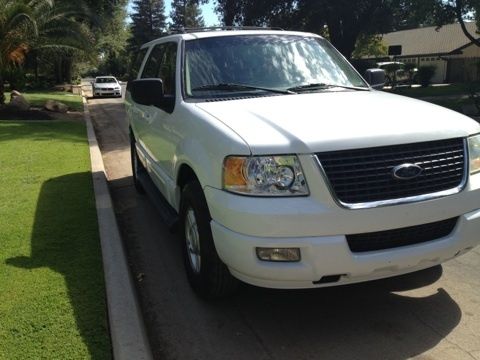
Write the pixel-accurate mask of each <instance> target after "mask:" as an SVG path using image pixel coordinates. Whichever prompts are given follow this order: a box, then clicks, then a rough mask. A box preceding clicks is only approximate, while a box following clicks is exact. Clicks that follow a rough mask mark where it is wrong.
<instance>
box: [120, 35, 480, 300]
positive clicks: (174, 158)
mask: <svg viewBox="0 0 480 360" xmlns="http://www.w3.org/2000/svg"><path fill="white" fill-rule="evenodd" d="M139 60H140V61H139V62H138V63H137V68H136V69H135V70H137V72H138V75H137V77H136V80H134V81H129V84H128V88H127V93H126V99H125V101H126V109H127V116H128V119H129V125H130V135H131V152H132V165H133V178H134V182H135V185H136V187H137V189H139V190H142V189H143V190H147V192H148V193H150V194H153V193H155V191H156V192H157V193H158V194H160V195H159V196H161V197H162V198H163V199H164V200H165V202H166V203H167V204H168V206H169V208H170V209H171V210H172V211H171V214H172V216H175V215H177V214H178V219H179V224H180V229H181V232H182V234H181V235H182V238H183V240H182V243H183V255H184V259H185V267H186V272H187V275H188V279H189V281H190V283H191V285H192V287H193V288H194V289H195V291H197V292H198V293H199V294H200V295H202V296H205V297H216V296H222V295H225V294H227V293H229V292H230V291H231V290H232V289H233V288H234V287H235V284H236V283H237V279H239V280H241V281H244V282H247V283H250V284H253V285H257V286H263V287H270V288H288V289H292V288H316V287H324V286H334V285H342V284H350V283H356V282H362V281H368V280H375V279H380V278H386V277H391V276H396V275H400V274H405V273H409V272H413V271H418V270H422V269H425V268H429V267H432V266H435V265H438V264H441V263H442V262H445V261H447V260H449V259H452V258H455V257H456V256H459V255H462V254H464V253H466V252H468V251H469V250H471V249H473V248H474V247H475V246H476V245H478V244H479V242H480V236H479V234H480V126H479V124H478V123H477V122H475V121H473V120H472V119H470V118H468V117H466V116H464V115H462V114H459V113H457V112H453V111H451V110H448V109H445V108H442V107H439V106H436V105H432V104H429V103H427V102H423V101H418V100H414V99H411V98H407V97H402V96H398V95H392V94H389V93H385V92H381V91H376V90H375V89H374V88H372V86H370V85H369V84H367V82H366V81H365V80H364V79H363V78H362V77H361V76H360V75H359V74H358V73H357V72H356V71H355V70H354V69H353V67H352V66H351V65H350V64H349V63H348V62H347V61H346V60H345V58H344V57H343V56H342V55H341V54H340V53H339V52H338V51H337V50H336V49H335V48H334V47H333V46H332V45H331V44H330V43H329V42H328V41H327V40H325V39H324V38H322V37H320V36H318V35H315V34H310V33H300V32H289V31H274V30H235V31H199V32H196V33H183V34H176V35H171V36H166V37H164V38H161V39H158V40H154V41H152V42H150V43H148V44H145V45H144V46H143V47H142V48H141V50H140V53H139ZM377 73H381V74H383V78H382V77H380V78H378V79H377V80H378V81H371V82H372V83H374V84H371V85H379V86H382V85H383V81H384V73H383V72H382V71H381V70H380V71H379V70H378V69H377V72H374V73H371V75H372V74H373V75H375V74H377ZM372 79H373V77H372ZM391 109H395V111H394V112H392V111H390V110H391ZM386 113H388V114H389V116H385V114H386ZM159 241H161V239H159Z"/></svg>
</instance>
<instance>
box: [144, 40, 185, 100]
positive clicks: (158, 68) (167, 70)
mask: <svg viewBox="0 0 480 360" xmlns="http://www.w3.org/2000/svg"><path fill="white" fill-rule="evenodd" d="M176 62H177V44H176V43H166V44H160V45H157V46H155V47H154V48H153V50H152V52H151V53H150V56H149V58H148V61H147V64H146V65H145V69H144V70H143V73H142V78H144V79H145V78H158V79H162V81H163V91H164V94H165V95H170V96H175V69H176Z"/></svg>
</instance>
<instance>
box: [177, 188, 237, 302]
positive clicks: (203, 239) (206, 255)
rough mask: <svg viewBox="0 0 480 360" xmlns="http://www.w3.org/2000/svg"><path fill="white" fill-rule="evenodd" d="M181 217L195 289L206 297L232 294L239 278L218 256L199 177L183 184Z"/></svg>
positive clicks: (190, 278) (190, 276)
mask: <svg viewBox="0 0 480 360" xmlns="http://www.w3.org/2000/svg"><path fill="white" fill-rule="evenodd" d="M180 220H181V229H182V233H181V236H183V241H182V243H183V256H184V262H185V269H186V272H187V278H188V281H189V283H190V285H191V286H192V288H193V290H194V291H195V292H196V293H197V294H198V295H199V296H201V297H203V298H206V299H214V298H221V297H225V296H227V295H230V294H232V293H233V292H234V291H235V290H236V289H237V288H238V284H239V282H238V280H237V279H235V278H234V277H233V276H232V275H231V274H230V271H229V270H228V268H227V266H226V265H225V264H224V263H223V262H222V261H221V260H220V258H219V257H218V254H217V251H216V249H215V244H214V242H213V237H212V230H211V228H210V221H211V217H210V212H209V211H208V206H207V202H206V199H205V195H204V193H203V190H202V188H201V186H200V183H199V182H198V181H194V182H191V183H188V184H187V185H185V187H184V188H183V191H182V203H181V207H180Z"/></svg>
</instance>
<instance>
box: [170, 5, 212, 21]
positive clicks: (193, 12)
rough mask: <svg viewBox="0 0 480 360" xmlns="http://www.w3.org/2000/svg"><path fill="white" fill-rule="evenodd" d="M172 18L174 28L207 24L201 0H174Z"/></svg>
mask: <svg viewBox="0 0 480 360" xmlns="http://www.w3.org/2000/svg"><path fill="white" fill-rule="evenodd" d="M170 18H171V19H172V24H171V27H172V28H181V27H185V28H198V27H204V26H205V21H204V20H203V17H202V11H201V9H200V7H199V1H192V0H173V1H172V11H171V12H170Z"/></svg>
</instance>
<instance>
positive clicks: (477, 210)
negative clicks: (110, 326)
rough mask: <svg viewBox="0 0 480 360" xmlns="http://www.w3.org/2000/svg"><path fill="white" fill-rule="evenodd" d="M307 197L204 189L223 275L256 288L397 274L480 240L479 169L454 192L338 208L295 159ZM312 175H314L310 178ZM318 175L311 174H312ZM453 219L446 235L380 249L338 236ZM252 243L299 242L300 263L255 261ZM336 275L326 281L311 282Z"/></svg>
mask: <svg viewBox="0 0 480 360" xmlns="http://www.w3.org/2000/svg"><path fill="white" fill-rule="evenodd" d="M302 166H303V168H304V171H305V170H306V171H305V172H307V179H310V182H309V187H310V191H311V194H310V196H307V197H293V198H258V197H249V196H239V195H235V194H231V193H228V192H225V191H222V190H218V189H215V188H211V187H206V188H205V189H204V192H205V196H206V199H207V203H208V207H209V210H210V214H211V217H212V219H213V220H212V222H211V228H212V234H213V238H214V242H215V247H216V249H217V252H218V254H219V256H220V258H221V259H222V261H223V262H224V263H225V264H226V265H227V266H228V268H229V269H230V271H231V273H232V274H233V275H234V276H236V277H237V278H239V279H241V280H243V281H245V282H247V283H250V284H253V285H257V286H263V287H272V288H310V287H321V286H332V285H340V284H347V283H355V282H361V281H368V280H375V279H380V278H385V277H391V276H396V275H401V274H404V273H408V272H413V271H417V270H421V269H425V268H428V267H432V266H435V265H437V264H440V263H442V262H445V261H447V260H449V259H451V258H453V257H455V256H459V255H461V254H463V253H465V252H467V251H468V250H470V249H472V248H473V247H475V246H476V245H478V244H479V243H480V235H479V234H480V174H477V175H473V176H470V177H469V179H468V183H467V185H466V186H465V188H464V190H463V191H461V192H460V193H458V194H455V195H450V196H445V197H442V198H437V199H433V200H428V201H420V202H416V203H410V204H401V205H393V206H385V207H378V208H370V209H358V210H352V209H346V208H342V207H340V206H339V205H338V204H337V203H336V202H335V201H334V199H333V198H332V196H331V194H330V192H329V189H328V188H327V187H326V186H325V183H324V182H323V181H322V180H321V179H320V178H319V177H318V173H317V174H314V173H313V171H314V169H313V168H312V173H311V176H308V172H309V170H310V169H309V168H308V165H307V166H306V165H305V163H304V164H302ZM314 175H317V176H314ZM316 179H318V180H316ZM453 217H458V222H457V224H456V227H455V228H454V230H453V231H452V232H451V233H450V234H449V235H448V236H446V237H444V238H440V239H436V240H432V241H428V242H424V243H420V244H415V245H408V246H402V247H397V248H392V249H386V250H376V251H370V252H363V253H353V252H352V251H350V248H349V246H348V243H347V240H346V237H345V236H346V235H348V234H362V233H370V232H378V231H385V230H392V229H399V228H404V227H410V226H416V225H421V224H428V223H435V222H438V221H441V220H445V219H449V218H453ZM256 247H279V248H285V247H295V248H300V251H301V261H300V262H297V263H274V262H265V261H260V260H259V259H258V258H257V256H256V251H255V250H256ZM332 275H341V276H340V278H339V280H338V281H336V282H334V283H322V284H318V283H317V282H318V281H320V279H322V277H324V276H332Z"/></svg>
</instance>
